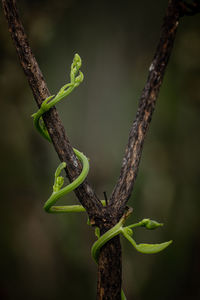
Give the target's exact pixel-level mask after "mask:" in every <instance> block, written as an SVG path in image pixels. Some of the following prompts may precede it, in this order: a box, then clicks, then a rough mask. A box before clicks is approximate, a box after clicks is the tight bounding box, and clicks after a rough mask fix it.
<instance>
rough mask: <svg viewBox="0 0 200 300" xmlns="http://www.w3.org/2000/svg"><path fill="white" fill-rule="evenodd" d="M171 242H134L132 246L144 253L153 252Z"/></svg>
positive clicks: (160, 249) (158, 250)
mask: <svg viewBox="0 0 200 300" xmlns="http://www.w3.org/2000/svg"><path fill="white" fill-rule="evenodd" d="M171 243H172V241H168V242H164V243H161V244H135V245H134V247H135V249H136V250H137V251H138V252H141V253H145V254H154V253H158V252H160V251H162V250H164V249H165V248H167V247H168V246H169V245H170V244H171Z"/></svg>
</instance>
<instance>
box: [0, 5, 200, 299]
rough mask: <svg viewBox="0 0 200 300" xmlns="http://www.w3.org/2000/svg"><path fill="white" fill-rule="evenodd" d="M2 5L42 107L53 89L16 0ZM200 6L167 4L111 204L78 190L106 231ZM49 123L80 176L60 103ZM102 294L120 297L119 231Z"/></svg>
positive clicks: (103, 273) (70, 168)
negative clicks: (177, 49)
mask: <svg viewBox="0 0 200 300" xmlns="http://www.w3.org/2000/svg"><path fill="white" fill-rule="evenodd" d="M2 4H3V10H4V14H5V16H6V18H7V21H8V25H9V31H10V33H11V37H12V39H13V42H14V45H15V47H16V50H17V54H18V57H19V60H20V63H21V65H22V68H23V70H24V72H25V74H26V76H27V79H28V82H29V85H30V87H31V89H32V92H33V95H34V98H35V100H36V102H37V105H38V106H39V107H40V105H41V103H42V101H43V100H44V99H45V98H47V97H48V96H49V95H50V93H49V90H48V88H47V85H46V83H45V80H44V77H43V75H42V72H41V71H40V68H39V66H38V63H37V61H36V59H35V57H34V55H33V53H32V50H31V48H30V45H29V43H28V39H27V37H26V34H25V32H24V28H23V26H22V23H21V20H20V18H19V15H18V12H17V9H16V1H15V0H2ZM199 10H200V5H199V0H196V1H193V2H192V3H190V4H188V3H187V2H185V1H179V0H170V1H169V3H168V8H167V10H166V15H165V18H164V21H163V26H162V31H161V37H160V40H159V43H158V46H157V48H156V52H155V55H154V58H153V61H152V63H151V65H150V68H149V75H148V78H147V82H146V84H145V87H144V89H143V92H142V95H141V98H140V100H139V106H138V110H137V114H136V119H135V121H134V122H133V125H132V128H131V130H130V134H129V140H128V145H127V147H126V151H125V155H124V158H123V162H122V167H121V172H120V176H119V179H118V181H117V183H116V186H115V188H114V190H113V193H112V196H111V199H110V201H109V204H108V206H107V207H102V205H101V203H100V201H99V199H98V198H97V196H96V195H95V192H94V191H93V189H92V188H91V186H90V185H89V183H88V182H87V181H85V182H84V183H83V184H82V185H81V186H79V187H78V188H77V189H76V191H75V193H76V195H77V197H78V199H79V201H80V202H81V204H82V205H83V206H84V207H85V208H86V210H87V213H88V215H89V217H90V220H91V222H92V224H93V225H96V226H99V228H100V231H101V234H103V233H104V232H106V231H107V230H108V229H110V228H111V227H112V226H114V225H115V224H116V223H117V222H118V220H119V219H120V217H121V216H122V214H123V213H124V211H125V207H126V204H127V201H128V199H129V197H130V195H131V192H132V189H133V186H134V182H135V179H136V176H137V173H138V168H139V162H140V158H141V154H142V148H143V143H144V139H145V136H146V134H147V131H148V128H149V125H150V122H151V118H152V114H153V112H154V109H155V104H156V100H157V98H158V94H159V90H160V86H161V84H162V81H163V77H164V73H165V69H166V67H167V64H168V60H169V57H170V54H171V51H172V48H173V43H174V39H175V35H176V29H177V26H178V23H179V19H180V17H181V16H184V15H193V14H195V13H197V12H199ZM44 122H45V125H46V127H47V130H48V132H49V134H50V136H51V139H52V141H53V146H54V148H55V150H56V152H57V154H58V156H59V158H60V160H61V161H65V162H66V163H67V169H66V174H67V176H68V178H69V179H70V180H71V181H72V180H74V179H75V178H76V177H77V176H78V175H79V173H80V171H81V166H80V163H79V161H78V160H77V158H76V156H75V154H74V152H73V148H72V146H71V144H70V142H69V139H68V137H67V135H66V133H65V130H64V128H63V125H62V123H61V121H60V119H59V116H58V113H57V111H56V109H55V108H52V109H51V110H49V111H48V112H47V113H46V114H45V115H44ZM97 299H98V300H113V299H115V300H119V299H121V246H120V239H119V236H117V237H115V238H113V239H112V240H111V241H109V242H108V243H107V244H105V245H104V247H103V248H102V250H101V252H100V257H99V264H98V286H97Z"/></svg>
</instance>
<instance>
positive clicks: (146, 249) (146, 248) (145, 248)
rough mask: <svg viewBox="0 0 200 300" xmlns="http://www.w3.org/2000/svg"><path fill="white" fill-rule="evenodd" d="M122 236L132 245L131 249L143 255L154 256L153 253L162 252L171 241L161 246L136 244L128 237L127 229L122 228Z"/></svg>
mask: <svg viewBox="0 0 200 300" xmlns="http://www.w3.org/2000/svg"><path fill="white" fill-rule="evenodd" d="M121 232H122V234H123V235H124V237H125V238H126V239H127V240H128V241H129V242H130V243H131V244H132V245H133V247H134V248H135V249H136V250H137V251H138V252H141V253H145V254H154V253H158V252H160V251H162V250H164V249H165V248H167V247H168V246H169V245H170V244H171V243H172V241H168V242H164V243H161V244H137V243H136V242H135V241H134V239H133V238H132V237H131V236H130V234H129V231H128V230H127V227H124V228H123V229H122V230H121Z"/></svg>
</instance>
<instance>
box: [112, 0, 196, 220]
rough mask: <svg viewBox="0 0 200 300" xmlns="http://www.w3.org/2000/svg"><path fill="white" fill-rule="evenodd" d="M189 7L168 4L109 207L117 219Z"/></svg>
mask: <svg viewBox="0 0 200 300" xmlns="http://www.w3.org/2000/svg"><path fill="white" fill-rule="evenodd" d="M195 3H196V1H195ZM195 3H193V4H194V5H193V6H192V8H193V14H194V12H195V11H196V13H197V12H198V5H196V4H195ZM186 7H187V6H186V4H185V2H182V1H178V0H171V1H169V4H168V8H167V11H166V14H165V17H164V21H163V25H162V31H161V36H160V40H159V43H158V46H157V48H156V52H155V55H154V58H153V61H152V63H151V65H150V68H149V74H148V78H147V81H146V84H145V87H144V89H143V91H142V95H141V98H140V100H139V106H138V110H137V114H136V119H135V121H134V122H133V125H132V127H131V130H130V133H129V139H128V144H127V147H126V150H125V155H124V158H123V162H122V167H121V172H120V176H119V179H118V181H117V183H116V185H115V188H114V190H113V193H112V195H111V199H110V201H109V205H110V206H111V207H112V208H113V210H114V211H115V215H116V216H117V218H118V219H119V218H120V217H121V216H122V214H123V212H124V209H125V206H126V203H127V201H128V199H129V197H130V195H131V192H132V189H133V186H134V183H135V179H136V177H137V173H138V168H139V163H140V158H141V154H142V148H143V143H144V139H145V136H146V134H147V131H148V128H149V125H150V122H151V118H152V114H153V112H154V109H155V104H156V100H157V98H158V94H159V90H160V86H161V84H162V82H163V77H164V73H165V70H166V67H167V64H168V60H169V57H170V54H171V52H172V48H173V44H174V39H175V35H176V30H177V27H178V24H179V19H180V17H181V16H183V15H184V14H186V13H187V12H188V7H187V9H186ZM195 8H196V10H195ZM190 10H191V7H190Z"/></svg>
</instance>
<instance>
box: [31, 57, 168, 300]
mask: <svg viewBox="0 0 200 300" xmlns="http://www.w3.org/2000/svg"><path fill="white" fill-rule="evenodd" d="M80 67H81V58H80V56H79V55H78V54H75V56H74V59H73V62H72V65H71V72H70V83H67V84H65V85H64V86H63V87H62V88H61V89H60V90H59V92H58V93H57V95H51V96H50V97H48V98H47V99H45V100H44V101H43V102H42V104H41V107H40V109H39V110H38V111H37V112H36V113H34V114H33V115H32V117H33V121H34V125H35V128H36V129H37V130H38V131H39V133H40V134H41V135H42V136H43V137H44V138H45V139H47V140H48V141H49V142H51V138H50V136H49V133H48V131H47V129H46V127H45V124H44V121H43V119H42V115H43V114H44V113H45V112H47V111H48V110H49V109H50V108H51V107H53V106H54V105H56V104H57V103H58V102H60V100H61V99H63V98H64V97H66V96H68V95H69V94H70V93H71V92H72V91H73V90H74V89H75V88H76V87H78V86H79V84H80V83H81V82H82V81H83V78H84V76H83V73H82V72H81V71H80ZM73 150H74V152H75V154H76V156H77V157H78V159H79V160H80V161H81V163H82V171H81V173H80V175H79V176H78V177H77V178H76V179H75V180H74V181H73V182H71V183H70V184H68V185H67V186H65V187H64V188H63V184H64V177H62V176H60V173H61V171H62V170H63V169H64V168H65V167H66V163H65V162H62V163H61V164H60V165H59V166H58V168H57V170H56V172H55V181H54V185H53V192H52V194H51V196H50V197H49V199H48V200H47V201H46V202H45V204H44V209H45V211H46V212H49V213H66V212H83V211H85V209H84V207H83V206H82V205H64V206H55V205H54V204H55V203H56V202H57V200H58V199H59V198H61V197H62V196H64V195H66V194H68V193H70V192H71V191H73V190H75V189H76V188H77V187H78V186H79V185H80V184H81V183H83V181H84V180H85V178H86V177H87V175H88V172H89V161H88V158H87V157H86V156H85V155H84V154H83V153H82V152H80V151H78V150H77V149H75V148H73ZM101 202H102V204H103V205H105V204H106V203H105V200H102V201H101ZM131 212H132V210H131V208H129V210H128V212H126V213H125V214H124V215H123V216H122V218H121V219H120V221H119V222H118V223H117V224H116V225H115V226H114V227H112V228H111V229H110V230H108V231H107V232H106V233H104V234H103V235H102V236H100V233H99V229H98V228H96V230H95V233H96V236H97V238H98V239H97V241H96V242H95V243H94V244H93V246H92V249H91V254H92V257H93V259H94V260H95V262H96V263H98V258H99V253H100V249H101V247H102V246H103V245H104V244H105V243H107V242H108V241H109V240H110V239H112V238H113V237H114V236H116V235H118V234H120V233H121V234H122V235H123V236H124V237H125V238H126V239H127V240H128V241H129V242H130V243H131V244H132V246H133V247H134V248H135V249H136V250H137V251H139V252H141V253H146V254H153V253H158V252H160V251H162V250H164V249H165V248H166V247H167V246H169V245H170V244H171V242H172V241H168V242H165V243H161V244H137V243H136V242H135V240H134V239H133V238H132V235H133V230H132V228H136V227H145V228H146V229H155V228H157V227H160V226H162V225H163V224H161V223H158V222H156V221H153V220H150V219H143V220H142V221H140V222H138V223H134V224H131V225H128V226H126V227H124V223H125V220H126V218H127V216H128V215H130V213H131ZM121 299H122V300H125V299H126V297H125V295H124V292H123V290H122V291H121Z"/></svg>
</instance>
